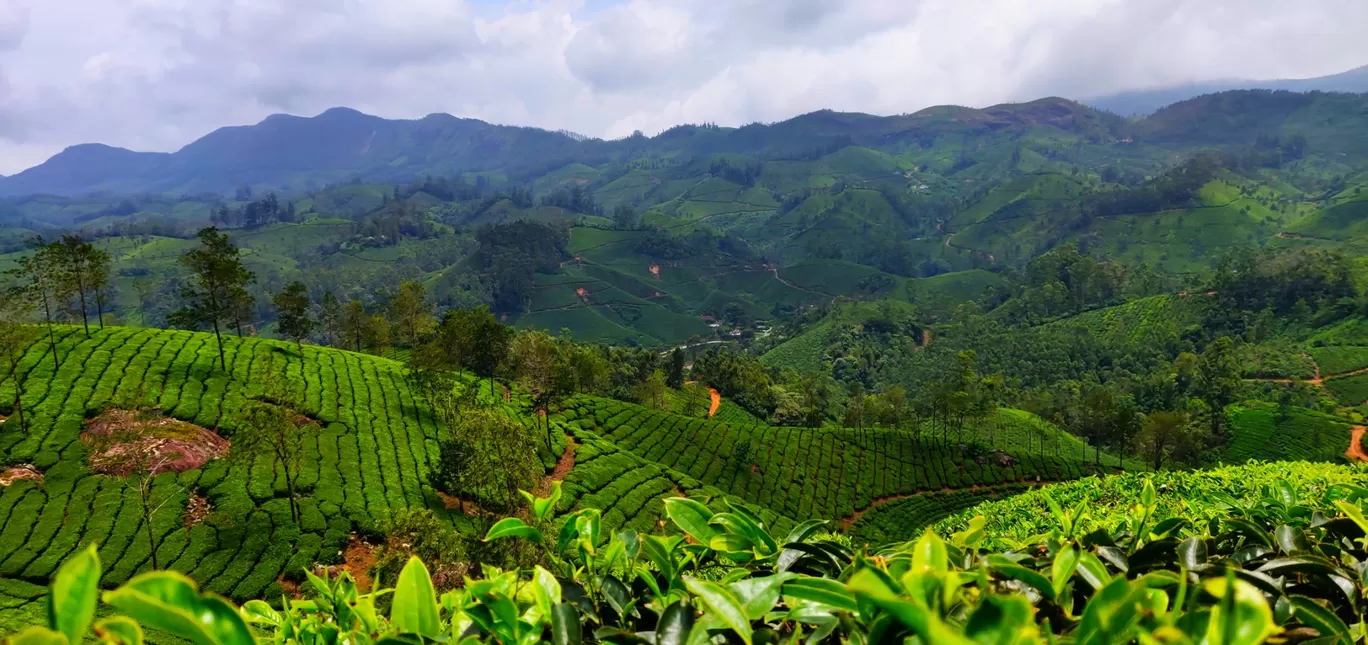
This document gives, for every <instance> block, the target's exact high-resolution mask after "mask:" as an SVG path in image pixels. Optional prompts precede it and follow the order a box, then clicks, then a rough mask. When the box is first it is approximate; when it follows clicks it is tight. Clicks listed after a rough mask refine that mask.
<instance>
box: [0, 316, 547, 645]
mask: <svg viewBox="0 0 1368 645" xmlns="http://www.w3.org/2000/svg"><path fill="white" fill-rule="evenodd" d="M57 333H58V340H57V352H58V356H59V357H60V358H61V366H60V367H57V366H55V365H54V364H53V360H52V356H51V353H50V351H49V349H48V343H47V342H46V339H44V342H38V343H35V344H33V345H32V346H31V347H30V348H29V350H28V351H27V353H26V354H25V355H24V357H23V361H22V362H21V364H20V366H19V382H20V383H21V384H22V402H23V410H25V412H26V416H27V417H28V425H29V428H28V431H27V432H21V431H20V429H19V424H18V423H17V419H15V418H14V416H12V411H11V417H10V419H9V420H8V421H6V422H5V423H3V424H2V425H0V467H3V466H7V465H14V464H22V463H28V464H32V465H33V466H35V467H36V468H37V469H38V470H40V471H42V472H43V481H42V483H41V485H39V484H36V483H34V482H33V481H28V480H20V481H17V482H15V483H13V484H12V485H10V486H7V487H0V626H3V623H4V622H5V621H4V618H3V615H4V614H6V612H7V611H12V610H18V609H22V608H23V607H25V606H26V605H28V604H30V603H32V602H33V601H34V600H35V599H38V598H40V597H41V592H42V588H41V587H40V586H36V585H43V584H46V582H47V580H48V577H49V576H50V575H51V573H52V572H53V570H54V569H55V567H56V566H57V565H58V564H59V563H60V562H62V560H63V559H64V558H66V557H67V556H68V555H70V554H71V553H72V552H74V551H75V549H76V548H77V547H78V545H81V544H84V543H88V542H96V543H98V544H99V545H100V559H101V561H102V562H105V563H107V564H106V571H107V572H108V573H107V574H106V576H105V579H104V582H105V583H106V584H110V585H115V584H119V583H121V582H123V581H124V580H126V579H128V578H129V577H130V576H131V575H133V574H134V573H136V572H137V571H139V570H143V569H147V568H149V567H150V565H151V560H152V558H151V555H152V554H151V548H153V547H152V546H151V545H149V543H148V539H147V537H146V534H147V527H146V526H144V525H143V522H142V513H141V511H140V508H139V504H138V503H137V497H136V495H134V494H133V493H132V492H129V491H128V490H126V489H125V488H124V487H123V486H122V480H121V479H116V478H111V477H105V476H102V475H97V474H95V473H93V472H91V470H90V469H89V468H88V467H87V463H86V458H87V455H86V448H85V445H84V443H83V442H82V441H81V439H80V435H81V432H82V430H83V424H84V422H85V419H86V418H88V417H90V416H92V415H93V414H94V413H95V412H96V411H98V410H99V409H100V408H102V407H103V406H106V405H113V406H122V405H129V404H132V403H134V402H136V401H138V400H140V399H141V400H143V401H146V402H155V403H156V404H157V405H159V406H160V407H161V408H162V410H164V411H165V412H166V413H167V414H168V415H170V416H173V417H175V418H177V419H180V420H183V421H188V422H191V423H194V424H197V425H200V426H203V427H205V428H210V429H216V430H217V431H218V432H219V433H220V434H222V435H223V436H225V437H228V438H229V439H230V440H231V438H232V434H233V431H234V429H236V428H237V427H238V426H239V424H240V423H241V422H242V416H241V415H242V414H244V412H245V409H246V408H247V405H246V403H247V401H248V400H249V398H250V397H254V396H260V395H261V394H262V393H263V387H264V382H265V381H266V380H267V378H266V374H264V371H265V370H266V369H267V366H268V365H270V366H272V368H271V369H273V370H274V371H276V372H277V373H279V372H280V370H282V369H283V370H284V375H285V380H286V381H287V382H288V383H289V386H290V387H293V388H294V390H295V393H294V398H295V399H296V401H297V404H298V405H299V407H300V408H301V411H302V412H304V413H305V414H307V415H309V416H310V417H312V418H314V419H315V420H317V421H318V423H319V425H320V426H321V430H320V431H319V432H317V433H316V434H314V435H312V436H310V437H308V438H307V440H306V450H307V454H306V456H305V458H304V460H303V468H302V472H301V475H300V481H299V482H298V484H299V489H300V494H301V495H302V499H301V500H300V502H301V503H300V506H301V510H302V513H301V517H300V520H299V522H297V523H296V522H294V521H292V520H291V516H290V509H289V504H288V501H287V499H286V493H285V491H286V488H285V481H284V476H283V473H281V472H278V471H274V472H273V469H272V464H271V462H269V461H267V460H264V459H259V460H256V461H254V462H249V461H247V460H233V459H230V460H219V461H211V462H209V463H207V464H206V465H205V466H204V467H203V468H202V469H197V470H190V471H186V472H183V473H164V474H162V475H159V476H158V477H157V479H156V480H155V481H156V484H155V486H156V489H157V491H158V494H157V495H156V497H158V498H159V499H163V498H164V499H166V500H168V502H167V503H166V504H165V505H164V506H163V507H162V508H161V509H160V510H159V511H158V512H157V513H156V514H155V515H154V517H153V519H152V521H151V528H152V534H153V543H154V544H155V548H156V555H157V558H156V559H157V562H158V564H159V565H161V566H162V567H164V568H165V567H170V568H173V569H177V570H180V571H183V572H186V573H188V574H190V575H191V576H192V577H194V578H195V579H196V580H198V581H199V582H200V583H201V584H202V585H203V586H205V587H206V588H208V589H211V590H213V591H215V592H219V593H222V594H224V595H228V596H231V597H234V598H237V599H247V598H255V597H259V596H261V595H262V594H263V593H264V592H269V591H271V587H272V585H274V584H276V581H277V580H278V579H279V578H280V577H281V576H282V575H290V576H295V575H302V571H301V569H302V568H303V567H305V566H307V565H308V564H310V563H312V562H314V561H315V560H319V561H324V562H327V561H330V560H333V559H335V558H336V557H337V555H338V553H339V550H340V549H341V548H342V546H343V545H344V544H345V543H346V541H347V539H348V534H349V533H350V532H352V531H355V530H368V529H371V528H373V527H374V526H375V525H376V523H377V522H378V521H380V520H382V519H384V518H385V517H387V516H388V515H390V514H391V513H392V512H394V511H396V510H398V509H401V508H405V507H412V506H422V507H427V508H431V509H433V510H434V511H435V512H436V513H437V514H438V515H439V516H441V517H444V518H448V519H449V520H450V521H452V522H454V523H457V524H459V525H464V523H465V522H466V518H465V517H464V516H462V515H459V514H457V513H449V512H448V511H447V510H446V509H445V507H444V504H443V502H442V500H441V499H440V498H439V497H438V496H437V495H436V494H434V493H433V492H432V491H431V489H430V488H429V487H428V485H427V483H426V481H427V473H428V472H429V471H430V470H431V469H432V467H433V464H434V462H435V461H436V460H437V458H438V455H439V448H438V443H437V424H436V422H435V420H434V417H433V415H432V413H431V411H430V410H429V409H428V407H427V404H426V402H425V401H423V400H422V397H421V396H415V392H414V391H412V390H411V389H410V388H409V386H408V384H407V383H406V381H405V379H404V368H403V365H402V364H400V363H396V362H394V361H390V360H386V359H381V358H377V357H372V356H366V355H361V354H355V353H351V352H343V351H338V350H332V349H324V348H318V347H312V346H308V345H306V346H304V347H303V349H302V355H301V353H300V350H299V349H298V348H296V346H294V345H292V344H287V343H281V342H276V341H270V340H260V339H241V340H239V339H236V338H225V343H226V349H227V358H228V361H229V369H228V371H227V372H226V373H225V372H224V371H223V370H221V369H219V366H218V352H217V348H216V346H215V343H214V338H213V336H212V335H209V334H202V333H193V332H185V331H165V330H155V329H133V328H109V329H106V330H103V331H98V332H92V333H91V335H90V337H89V338H87V337H86V336H85V334H84V333H82V332H80V331H79V330H78V329H76V328H59V330H58V332H57ZM15 387H16V379H14V378H12V377H10V376H9V375H8V374H5V375H4V378H3V379H2V380H0V401H2V402H3V403H0V405H3V406H6V407H8V405H9V404H10V402H11V401H12V400H13V393H14V388H15ZM562 445H563V444H562ZM544 457H545V456H544ZM549 459H550V461H551V462H552V463H554V460H555V456H549ZM192 496H198V497H200V498H203V499H204V500H207V501H208V504H209V507H210V512H208V514H207V515H206V516H205V517H203V518H202V521H199V522H197V523H196V522H187V521H186V516H185V509H186V506H187V503H188V501H189V500H190V499H191V497H192Z"/></svg>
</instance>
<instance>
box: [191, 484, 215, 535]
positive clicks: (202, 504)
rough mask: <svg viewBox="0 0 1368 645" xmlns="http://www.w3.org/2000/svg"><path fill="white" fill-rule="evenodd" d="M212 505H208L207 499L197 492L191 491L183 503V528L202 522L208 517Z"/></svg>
mask: <svg viewBox="0 0 1368 645" xmlns="http://www.w3.org/2000/svg"><path fill="white" fill-rule="evenodd" d="M212 510H213V507H212V506H210V505H209V500H207V499H204V498H203V497H201V496H200V495H199V493H191V494H190V499H189V500H188V501H186V503H185V529H186V530H187V531H188V530H190V527H192V526H194V525H196V524H200V523H202V522H204V520H205V518H207V517H209V513H210V511H212Z"/></svg>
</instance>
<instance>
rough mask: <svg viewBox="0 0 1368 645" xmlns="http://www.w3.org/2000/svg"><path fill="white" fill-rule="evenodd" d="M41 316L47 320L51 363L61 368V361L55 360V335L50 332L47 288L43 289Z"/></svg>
mask: <svg viewBox="0 0 1368 645" xmlns="http://www.w3.org/2000/svg"><path fill="white" fill-rule="evenodd" d="M43 318H44V319H45V320H46V321H47V328H48V345H50V346H51V347H52V364H53V365H55V366H57V369H61V367H62V362H61V361H59V360H57V336H56V335H54V334H53V333H52V308H51V307H50V306H49V305H48V294H47V290H44V291H43Z"/></svg>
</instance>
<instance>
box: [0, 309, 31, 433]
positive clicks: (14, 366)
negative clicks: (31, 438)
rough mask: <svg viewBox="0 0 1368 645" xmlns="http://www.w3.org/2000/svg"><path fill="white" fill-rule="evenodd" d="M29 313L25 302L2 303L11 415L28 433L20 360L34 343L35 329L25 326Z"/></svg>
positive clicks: (0, 346) (1, 346) (0, 336)
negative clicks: (12, 399) (12, 395)
mask: <svg viewBox="0 0 1368 645" xmlns="http://www.w3.org/2000/svg"><path fill="white" fill-rule="evenodd" d="M27 313H28V312H27V303H25V302H24V301H23V300H15V299H9V298H6V299H5V300H4V301H0V357H3V362H2V363H0V364H3V365H4V366H5V367H7V368H8V370H9V379H10V381H12V382H13V383H14V402H13V403H12V404H11V405H10V414H12V415H14V417H15V418H17V419H18V420H19V431H20V432H27V431H28V423H27V421H26V420H25V419H24V407H23V401H22V400H21V398H20V396H21V395H22V394H23V392H24V387H23V380H22V375H21V374H20V373H19V359H20V358H21V357H22V356H23V355H24V351H25V350H27V349H28V346H29V343H32V342H33V336H34V331H33V328H32V327H30V326H28V325H26V324H24V318H25V317H26V315H27Z"/></svg>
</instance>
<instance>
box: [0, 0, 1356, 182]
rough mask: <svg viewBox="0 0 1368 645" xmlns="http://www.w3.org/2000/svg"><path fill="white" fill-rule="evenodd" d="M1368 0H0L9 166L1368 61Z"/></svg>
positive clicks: (733, 118)
mask: <svg viewBox="0 0 1368 645" xmlns="http://www.w3.org/2000/svg"><path fill="white" fill-rule="evenodd" d="M1364 25H1368V2H1365V0H0V173H5V174H8V173H12V172H15V171H17V170H20V169H23V168H25V167H28V166H31V165H34V164H36V163H39V162H41V161H42V160H44V159H46V158H47V157H49V156H51V155H52V154H54V153H56V152H57V151H60V150H61V149H62V148H64V147H66V146H68V145H72V144H76V143H82V142H103V143H108V144H111V145H118V146H124V147H128V148H133V149H137V150H164V151H171V150H175V149H177V148H179V147H180V146H182V145H184V144H186V143H188V142H190V141H192V140H194V139H195V138H197V137H199V136H202V135H204V134H206V133H207V132H209V131H211V130H213V129H214V128H216V127H219V126H222V125H235V124H247V123H254V122H256V121H259V120H260V119H261V118H263V117H265V116H266V115H269V114H272V113H278V112H287V113H292V114H302V115H312V114H316V113H318V112H321V111H323V110H325V109H327V108H329V107H332V106H338V105H345V106H349V107H353V108H356V109H359V110H362V111H364V112H369V113H373V114H378V115H381V116H386V117H403V118H416V117H421V116H423V115H425V114H428V113H432V112H449V113H452V114H455V115H458V116H469V117H476V118H480V119H485V120H487V121H492V122H497V123H509V124H519V125H537V126H541V127H546V128H552V129H557V128H566V129H570V130H574V131H577V132H582V133H585V134H590V135H595V136H604V137H613V136H621V135H625V134H628V133H630V132H631V131H633V130H636V129H640V130H642V131H644V132H646V133H648V134H650V133H655V132H658V131H660V130H661V129H664V128H666V127H669V126H670V125H674V124H677V123H681V122H701V121H713V122H717V123H721V124H726V125H739V124H743V123H747V122H751V121H773V120H778V119H782V118H786V117H789V116H793V115H795V114H799V113H802V112H807V111H811V110H815V109H820V108H834V109H838V110H853V111H864V112H872V113H880V114H890V113H900V112H911V111H915V110H917V109H920V108H923V107H926V106H928V105H934V104H943V103H957V104H963V105H974V106H982V105H989V104H993V103H998V102H1003V101H1010V100H1019V99H1030V98H1036V97H1039V96H1043V95H1051V94H1055V95H1064V96H1070V97H1087V96H1096V95H1102V94H1106V93H1110V92H1114V91H1118V90H1124V89H1133V88H1146V87H1159V86H1166V85H1171V84H1176V83H1181V82H1188V81H1201V80H1212V79H1226V78H1302V77H1310V76H1319V75H1323V74H1330V73H1336V72H1340V71H1343V70H1346V69H1349V68H1352V67H1356V66H1359V65H1363V64H1368V39H1365V38H1364V36H1363V34H1362V28H1363V26H1364Z"/></svg>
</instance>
